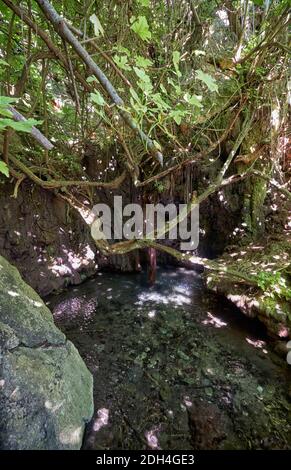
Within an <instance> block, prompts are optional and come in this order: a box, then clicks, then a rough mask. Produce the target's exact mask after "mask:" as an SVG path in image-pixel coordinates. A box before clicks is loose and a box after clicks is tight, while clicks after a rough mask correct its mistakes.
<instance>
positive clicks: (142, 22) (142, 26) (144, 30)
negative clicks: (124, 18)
mask: <svg viewBox="0 0 291 470" xmlns="http://www.w3.org/2000/svg"><path fill="white" fill-rule="evenodd" d="M130 28H131V29H132V30H133V31H134V32H135V33H136V34H137V35H138V36H139V37H140V38H141V39H142V40H143V41H148V40H149V39H150V38H151V37H152V33H151V32H150V30H149V25H148V20H147V19H146V17H145V16H139V17H138V18H137V20H135V21H134V22H133V24H132V25H131V27H130Z"/></svg>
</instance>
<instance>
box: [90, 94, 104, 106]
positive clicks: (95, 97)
mask: <svg viewBox="0 0 291 470" xmlns="http://www.w3.org/2000/svg"><path fill="white" fill-rule="evenodd" d="M90 98H91V100H92V101H93V103H96V104H98V106H105V104H106V102H105V100H104V98H103V96H102V95H101V93H99V91H95V92H94V93H91V94H90Z"/></svg>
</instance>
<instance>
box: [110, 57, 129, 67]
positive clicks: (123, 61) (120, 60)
mask: <svg viewBox="0 0 291 470" xmlns="http://www.w3.org/2000/svg"><path fill="white" fill-rule="evenodd" d="M113 60H114V62H115V63H116V65H117V66H118V67H119V68H120V69H122V70H131V67H130V65H129V64H128V62H127V56H126V55H121V56H118V55H115V56H114V57H113Z"/></svg>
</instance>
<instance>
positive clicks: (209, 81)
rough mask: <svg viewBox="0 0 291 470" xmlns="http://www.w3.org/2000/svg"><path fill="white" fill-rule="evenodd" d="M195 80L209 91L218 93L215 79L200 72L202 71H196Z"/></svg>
mask: <svg viewBox="0 0 291 470" xmlns="http://www.w3.org/2000/svg"><path fill="white" fill-rule="evenodd" d="M196 78H197V80H201V81H202V82H203V83H205V85H206V86H207V88H208V90H210V91H218V86H217V84H216V80H215V78H213V77H211V75H208V73H204V72H202V70H196Z"/></svg>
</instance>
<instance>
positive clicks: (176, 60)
mask: <svg viewBox="0 0 291 470" xmlns="http://www.w3.org/2000/svg"><path fill="white" fill-rule="evenodd" d="M172 59H173V64H174V67H175V70H176V74H177V75H178V77H181V76H182V74H181V72H180V70H179V63H180V59H181V54H180V52H179V51H174V52H173V55H172Z"/></svg>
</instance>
